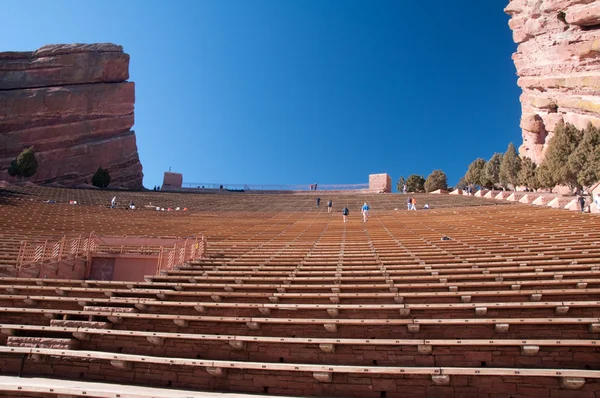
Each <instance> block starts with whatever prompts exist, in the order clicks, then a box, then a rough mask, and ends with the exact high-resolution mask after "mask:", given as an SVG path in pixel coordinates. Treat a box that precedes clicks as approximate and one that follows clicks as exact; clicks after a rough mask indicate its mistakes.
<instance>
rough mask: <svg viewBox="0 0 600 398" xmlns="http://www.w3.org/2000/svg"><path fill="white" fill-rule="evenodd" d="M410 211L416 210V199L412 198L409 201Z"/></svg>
mask: <svg viewBox="0 0 600 398" xmlns="http://www.w3.org/2000/svg"><path fill="white" fill-rule="evenodd" d="M410 204H411V208H410V209H411V210H417V199H415V198H414V197H413V198H412V199H411V203H410Z"/></svg>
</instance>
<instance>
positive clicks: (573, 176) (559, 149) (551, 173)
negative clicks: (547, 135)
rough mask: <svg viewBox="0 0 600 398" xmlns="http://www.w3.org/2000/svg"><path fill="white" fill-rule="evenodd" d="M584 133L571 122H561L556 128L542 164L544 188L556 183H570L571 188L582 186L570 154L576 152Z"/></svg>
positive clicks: (540, 170) (552, 186) (541, 178)
mask: <svg viewBox="0 0 600 398" xmlns="http://www.w3.org/2000/svg"><path fill="white" fill-rule="evenodd" d="M582 136H583V133H582V132H581V130H579V129H577V127H575V126H573V125H572V124H570V123H567V124H564V123H560V124H558V125H557V126H556V128H555V129H554V135H553V136H552V138H551V139H550V141H549V142H548V148H547V149H546V154H545V155H544V161H543V162H542V164H540V167H539V173H540V183H541V184H542V185H543V186H544V188H554V186H556V185H559V184H560V185H568V186H569V187H570V188H571V189H573V188H575V187H578V188H581V186H580V184H579V183H578V182H577V173H578V170H574V169H573V168H571V167H570V165H569V161H568V159H569V156H570V155H571V154H572V153H573V152H575V149H576V148H577V146H578V145H579V142H580V141H581V138H582Z"/></svg>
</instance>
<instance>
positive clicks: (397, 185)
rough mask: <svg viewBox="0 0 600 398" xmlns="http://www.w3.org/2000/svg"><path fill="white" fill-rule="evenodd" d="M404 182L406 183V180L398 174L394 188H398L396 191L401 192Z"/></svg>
mask: <svg viewBox="0 0 600 398" xmlns="http://www.w3.org/2000/svg"><path fill="white" fill-rule="evenodd" d="M404 184H406V180H405V179H404V176H400V178H399V179H398V182H397V183H396V188H398V192H402V189H403V188H404Z"/></svg>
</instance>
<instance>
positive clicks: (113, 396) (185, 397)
mask: <svg viewBox="0 0 600 398" xmlns="http://www.w3.org/2000/svg"><path fill="white" fill-rule="evenodd" d="M28 393H31V394H35V396H39V395H38V394H43V396H52V397H54V396H58V397H62V398H66V397H79V396H85V397H97V398H212V397H214V393H211V392H201V391H192V390H181V389H174V388H158V387H140V386H131V385H123V384H118V383H100V382H91V381H85V382H84V381H81V380H80V381H70V380H61V379H55V378H41V377H33V378H30V377H27V378H22V377H17V376H6V375H1V376H0V397H17V396H18V397H20V396H21V395H17V394H28ZM220 395H221V397H222V398H256V395H250V394H227V393H223V394H220ZM273 397H274V398H278V397H279V398H285V397H283V396H279V395H277V396H276V395H273Z"/></svg>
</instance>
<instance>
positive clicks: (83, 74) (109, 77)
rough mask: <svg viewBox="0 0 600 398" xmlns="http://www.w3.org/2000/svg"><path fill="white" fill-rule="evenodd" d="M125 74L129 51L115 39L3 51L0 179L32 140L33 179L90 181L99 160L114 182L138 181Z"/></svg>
mask: <svg viewBox="0 0 600 398" xmlns="http://www.w3.org/2000/svg"><path fill="white" fill-rule="evenodd" d="M128 78H129V55H128V54H125V53H124V52H123V48H122V47H121V46H117V45H114V44H70V45H48V46H44V47H42V48H40V49H38V50H37V51H33V52H4V53H0V180H6V179H10V177H8V172H7V168H8V165H9V164H10V161H11V160H12V159H14V157H15V156H16V155H18V154H19V152H21V150H23V149H24V148H26V147H29V146H33V148H34V150H35V152H36V156H37V158H38V163H39V167H38V172H37V173H36V175H35V176H34V177H32V178H31V179H30V180H31V181H35V182H42V183H50V182H59V183H62V184H65V185H78V184H81V183H84V182H88V183H89V182H91V179H92V175H93V174H94V172H95V171H96V169H97V168H98V167H99V166H102V167H104V168H108V170H109V171H110V175H111V178H112V181H111V186H123V187H127V188H131V189H136V188H140V187H142V177H143V174H142V165H141V164H140V161H139V157H138V152H137V145H136V140H135V133H134V132H133V131H132V130H131V127H132V126H133V123H134V115H133V109H134V102H135V88H134V83H132V82H127V81H126V80H127V79H128Z"/></svg>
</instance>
